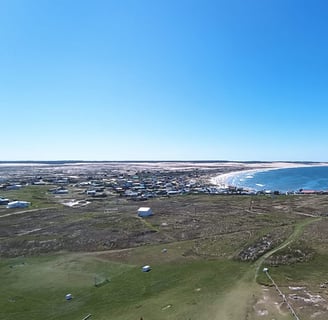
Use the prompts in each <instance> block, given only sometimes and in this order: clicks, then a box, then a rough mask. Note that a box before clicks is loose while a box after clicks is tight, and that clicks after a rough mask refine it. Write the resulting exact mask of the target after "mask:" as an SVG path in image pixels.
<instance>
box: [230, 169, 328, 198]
mask: <svg viewBox="0 0 328 320" xmlns="http://www.w3.org/2000/svg"><path fill="white" fill-rule="evenodd" d="M228 182H229V184H231V185H234V186H238V187H243V188H248V189H252V190H256V191H260V190H271V191H275V190H279V191H281V192H287V191H298V190H300V189H303V190H317V191H327V190H328V166H313V167H299V168H288V169H286V168H285V169H274V170H266V171H256V172H241V173H238V174H236V175H235V176H233V177H232V178H231V179H230V180H229V181H228Z"/></svg>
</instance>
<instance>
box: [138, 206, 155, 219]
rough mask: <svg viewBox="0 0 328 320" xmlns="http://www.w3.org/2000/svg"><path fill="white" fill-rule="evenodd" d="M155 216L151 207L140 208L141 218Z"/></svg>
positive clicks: (139, 214)
mask: <svg viewBox="0 0 328 320" xmlns="http://www.w3.org/2000/svg"><path fill="white" fill-rule="evenodd" d="M152 215H153V211H152V210H151V208H149V207H140V208H139V209H138V216H139V217H142V218H143V217H150V216H152Z"/></svg>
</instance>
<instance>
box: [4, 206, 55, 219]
mask: <svg viewBox="0 0 328 320" xmlns="http://www.w3.org/2000/svg"><path fill="white" fill-rule="evenodd" d="M49 209H56V207H48V208H38V209H30V210H22V211H16V212H11V213H6V214H3V215H2V216H0V219H1V218H5V217H10V216H15V215H18V214H24V213H33V212H38V211H44V210H49Z"/></svg>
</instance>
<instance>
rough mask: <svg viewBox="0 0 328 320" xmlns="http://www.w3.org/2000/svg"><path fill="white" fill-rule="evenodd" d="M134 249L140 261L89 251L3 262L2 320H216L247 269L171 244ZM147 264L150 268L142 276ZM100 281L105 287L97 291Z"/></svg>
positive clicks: (237, 264)
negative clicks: (183, 252)
mask: <svg viewBox="0 0 328 320" xmlns="http://www.w3.org/2000/svg"><path fill="white" fill-rule="evenodd" d="M137 251H139V252H137V253H135V256H134V257H132V260H134V262H135V263H136V262H137V261H138V260H139V261H138V262H139V263H136V264H126V263H118V262H115V261H111V260H108V257H104V256H101V255H100V256H98V255H97V254H85V253H81V254H78V253H74V254H57V255H52V256H45V257H32V258H14V259H3V260H2V261H1V263H0V272H1V287H2V288H3V289H2V290H1V293H0V318H1V319H8V320H12V319H35V320H37V319H82V318H83V317H84V316H86V315H87V314H92V315H93V318H92V319H140V317H143V318H144V319H206V318H207V317H208V318H212V319H214V318H215V313H216V309H215V308H214V307H215V306H216V305H217V304H218V303H219V301H221V300H222V299H224V297H225V294H226V292H228V291H229V289H230V288H232V287H233V286H234V285H235V284H236V283H237V282H238V280H239V279H241V278H242V277H243V275H244V273H245V272H246V270H247V269H248V265H247V264H243V263H240V262H235V261H231V260H222V261H217V260H212V261H211V260H200V259H188V258H186V259H183V258H181V257H180V256H179V249H177V251H176V252H174V247H172V246H171V248H169V249H168V251H167V252H166V253H162V252H161V251H160V248H157V247H152V248H147V250H146V251H145V252H144V251H143V249H142V248H139V249H137ZM147 251H148V252H147ZM156 256H157V257H156ZM148 258H149V259H148ZM146 262H147V263H150V264H151V266H152V270H151V271H150V272H147V273H144V272H141V266H142V265H143V263H146ZM95 278H96V281H103V280H105V279H108V282H104V283H103V285H100V286H98V287H96V286H95ZM67 293H71V294H72V295H73V299H72V300H71V301H66V300H65V294H67ZM204 315H206V316H204Z"/></svg>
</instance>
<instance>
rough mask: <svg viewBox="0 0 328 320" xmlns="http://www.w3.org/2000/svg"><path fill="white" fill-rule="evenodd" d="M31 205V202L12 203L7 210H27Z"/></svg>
mask: <svg viewBox="0 0 328 320" xmlns="http://www.w3.org/2000/svg"><path fill="white" fill-rule="evenodd" d="M30 205H31V202H27V201H12V202H9V203H8V204H7V208H8V209H13V208H27V207H28V206H30Z"/></svg>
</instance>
